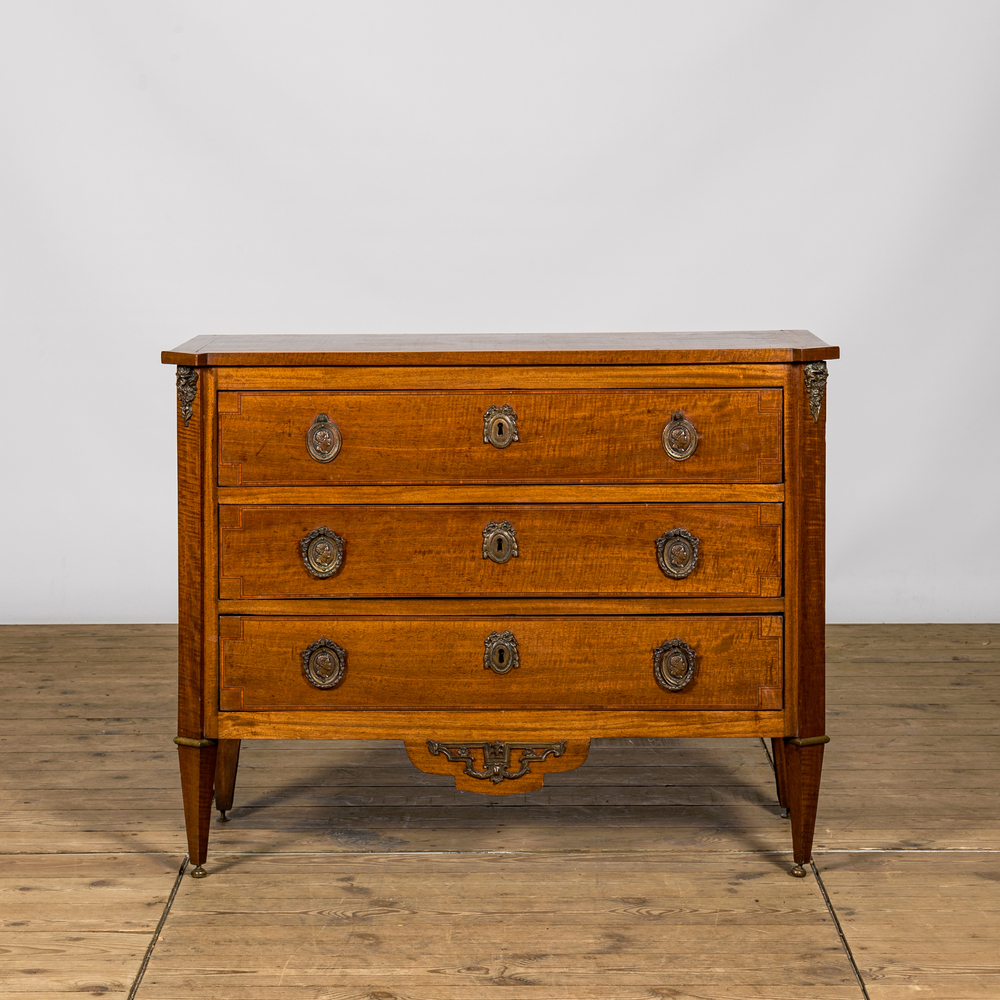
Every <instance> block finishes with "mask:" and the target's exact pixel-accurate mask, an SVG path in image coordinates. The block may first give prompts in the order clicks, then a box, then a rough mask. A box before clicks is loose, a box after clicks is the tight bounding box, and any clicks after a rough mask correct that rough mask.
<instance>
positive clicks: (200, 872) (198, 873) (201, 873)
mask: <svg viewBox="0 0 1000 1000" xmlns="http://www.w3.org/2000/svg"><path fill="white" fill-rule="evenodd" d="M207 874H208V872H207V871H205V869H204V868H202V867H201V865H198V867H197V868H195V870H194V871H193V872H191V878H204V877H205V876H206V875H207Z"/></svg>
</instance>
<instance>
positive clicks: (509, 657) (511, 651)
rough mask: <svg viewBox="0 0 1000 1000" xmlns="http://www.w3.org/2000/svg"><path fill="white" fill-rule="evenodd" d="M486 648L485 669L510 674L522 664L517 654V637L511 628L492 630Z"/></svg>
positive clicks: (484, 656)
mask: <svg viewBox="0 0 1000 1000" xmlns="http://www.w3.org/2000/svg"><path fill="white" fill-rule="evenodd" d="M485 645H486V648H485V650H484V651H483V669H484V670H492V671H493V673H495V674H509V673H510V672H511V671H512V670H514V669H515V668H516V667H519V666H520V665H521V661H520V658H519V657H518V655H517V639H515V638H514V633H513V632H511V631H510V630H509V629H506V630H505V631H503V632H490V634H489V635H488V636H487V637H486V644H485Z"/></svg>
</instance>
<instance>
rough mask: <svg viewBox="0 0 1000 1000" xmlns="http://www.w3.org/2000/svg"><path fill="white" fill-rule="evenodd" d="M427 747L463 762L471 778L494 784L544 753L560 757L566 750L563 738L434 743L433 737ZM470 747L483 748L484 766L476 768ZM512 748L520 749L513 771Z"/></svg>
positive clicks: (527, 770) (516, 775)
mask: <svg viewBox="0 0 1000 1000" xmlns="http://www.w3.org/2000/svg"><path fill="white" fill-rule="evenodd" d="M427 749H428V750H429V751H430V752H431V753H432V754H434V755H435V756H436V755H437V754H441V753H443V754H444V755H445V757H447V759H448V760H451V761H455V762H456V763H464V764H465V773H466V774H468V775H470V776H471V777H473V778H481V779H483V780H484V781H485V780H489V781H492V782H493V784H494V785H499V784H500V782H501V781H513V780H514V779H515V778H520V777H522V776H523V775H525V774H528V773H530V768H529V767H528V765H529V764H531V763H533V762H537V761H541V760H545V758H546V757H561V756H562V755H563V754H564V753H565V752H566V742H565V740H561V741H560V742H559V743H504V742H502V741H500V740H497V741H482V742H475V743H436V742H435V741H434V740H428V741H427ZM473 750H481V751H482V752H483V770H482V771H479V770H477V769H476V761H475V758H474V757H473V756H472V751H473ZM512 750H520V751H521V756H520V757H519V758H518V761H517V762H518V768H517V770H516V771H512V770H511V769H510V756H511V751H512Z"/></svg>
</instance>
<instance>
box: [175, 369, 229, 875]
mask: <svg viewBox="0 0 1000 1000" xmlns="http://www.w3.org/2000/svg"><path fill="white" fill-rule="evenodd" d="M211 383H212V373H211V371H210V370H208V369H205V368H195V367H189V366H185V365H179V366H178V368H177V486H178V500H177V512H178V655H177V688H178V705H177V737H176V739H175V740H174V742H175V743H176V744H177V752H178V758H179V763H180V777H181V793H182V796H183V801H184V824H185V827H186V831H187V842H188V854H189V856H190V861H191V864H192V865H193V866H194V868H193V870H192V872H191V874H192V875H193V876H194V877H196V878H200V877H202V876H203V875H204V874H205V870H204V868H203V867H202V866H203V865H204V863H205V859H206V857H207V852H208V834H209V824H210V820H211V810H212V795H213V789H214V784H215V770H216V759H217V757H218V748H217V745H216V740H215V739H214V738H212V737H213V735H214V733H213V732H212V731H211V728H210V727H211V726H213V725H214V724H215V720H214V716H212V717H211V718H210V717H209V716H210V713H209V710H208V708H207V703H208V701H209V700H210V699H208V698H206V688H207V686H208V680H207V679H208V677H209V676H210V672H211V670H212V669H213V667H212V664H210V663H209V662H207V661H208V656H207V655H206V644H207V641H208V640H209V639H212V640H214V636H208V634H207V633H208V632H210V631H212V629H211V628H206V622H207V621H209V620H210V619H209V618H208V617H206V616H207V615H208V613H209V611H210V610H212V609H209V608H207V607H206V604H205V601H206V591H207V589H208V588H206V586H205V581H206V579H207V574H208V573H209V572H210V570H209V566H210V561H211V559H212V555H213V551H214V549H213V546H214V536H213V535H212V533H211V531H210V529H209V528H208V527H207V525H209V524H211V516H210V514H211V503H212V502H213V500H214V497H213V496H212V495H211V494H210V490H211V485H210V484H211V479H210V478H207V477H206V476H205V464H206V462H208V461H210V460H211V455H210V452H211V433H210V427H211V422H212V417H213V414H212V403H211V401H212V398H213V393H212V391H211Z"/></svg>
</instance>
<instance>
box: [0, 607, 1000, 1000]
mask: <svg viewBox="0 0 1000 1000" xmlns="http://www.w3.org/2000/svg"><path fill="white" fill-rule="evenodd" d="M175 631H176V630H175V628H174V627H173V626H155V625H154V626H141V625H132V626H4V627H0V670H2V671H3V677H4V681H5V685H6V690H7V692H8V697H7V698H6V699H4V701H3V704H2V705H0V807H2V808H0V852H3V853H0V995H2V996H3V997H5V998H6V997H11V998H24V1000H27V998H29V997H30V998H32V1000H47V998H50V997H56V996H65V995H66V994H67V993H80V992H83V993H90V994H92V995H95V996H96V995H99V996H105V997H120V998H122V1000H125V997H126V996H127V994H128V992H129V990H130V988H131V987H132V985H133V982H134V979H135V976H136V974H137V973H138V970H139V969H140V967H141V965H142V962H143V959H144V957H145V955H146V950H147V948H149V947H150V945H151V944H153V941H154V935H155V934H156V928H157V926H158V923H159V922H160V920H161V918H163V917H164V914H165V913H166V917H165V920H164V921H163V927H162V934H161V935H160V937H159V938H158V939H157V940H156V942H155V947H153V948H152V951H151V956H150V960H149V965H148V968H147V970H146V972H145V974H144V976H143V978H142V981H141V984H140V986H139V988H138V994H137V997H136V1000H162V998H166V997H170V998H172V1000H173V998H177V1000H189V998H190V1000H194V998H209V997H211V998H213V1000H214V998H216V997H219V996H225V997H226V998H232V1000H281V998H285V997H288V998H291V997H293V996H294V997H296V998H297V997H306V998H313V1000H320V998H322V1000H432V998H433V1000H468V998H472V997H474V998H476V1000H493V998H499V997H501V996H502V997H504V998H505V1000H519V998H521V997H524V998H527V997H531V998H533V1000H570V998H572V1000H597V998H601V1000H605V998H608V1000H611V998H614V1000H632V998H636V1000H638V998H666V997H670V998H679V1000H686V998H690V1000H737V998H743V1000H861V998H862V996H863V994H862V991H861V987H860V985H859V984H858V982H857V979H856V977H855V973H854V968H853V967H852V965H851V960H850V957H849V956H848V953H847V952H846V951H845V950H844V947H843V945H842V943H841V940H840V938H839V936H838V935H837V932H836V928H835V926H834V923H833V920H832V918H831V916H830V913H829V911H828V910H827V907H826V904H825V903H824V901H823V898H822V894H821V892H820V885H819V884H818V883H817V882H816V881H815V880H814V879H812V878H808V879H805V880H802V881H799V880H795V879H790V878H788V875H787V867H788V851H789V846H790V845H789V842H788V840H789V834H788V824H787V822H786V821H784V820H782V819H781V818H780V816H779V815H778V810H777V808H776V802H775V798H774V787H773V776H772V773H771V769H770V765H769V761H768V758H767V755H766V753H765V749H764V746H763V744H762V742H761V741H759V740H725V741H723V740H719V741H714V740H651V739H635V740H628V739H620V740H598V741H595V742H594V744H593V746H592V749H591V753H590V756H589V758H588V760H587V762H586V764H585V765H584V766H583V767H581V768H579V769H577V770H575V771H569V772H564V773H561V774H556V775H552V776H550V777H548V778H547V779H546V784H545V787H544V788H543V789H542V790H541V791H540V792H536V793H532V794H530V795H515V796H509V797H494V798H491V797H488V796H472V795H469V794H466V793H461V792H457V791H456V790H455V789H454V787H453V786H451V781H450V779H449V778H447V777H443V776H439V775H426V774H423V772H419V771H416V770H414V768H413V767H412V766H411V765H410V764H409V761H408V760H407V758H406V755H405V752H404V751H403V749H402V747H401V745H400V744H398V743H393V742H388V741H387V742H382V743H367V742H361V741H343V742H338V743H322V742H309V743H299V742H295V741H268V742H261V743H252V744H245V747H244V751H243V757H242V760H241V768H240V774H239V779H238V782H237V793H236V806H235V808H234V810H233V812H232V814H231V815H232V822H230V823H226V824H219V823H217V822H216V823H213V831H212V852H211V854H210V870H211V877H210V878H208V879H205V880H201V881H198V880H192V879H188V878H185V879H182V880H181V881H180V883H179V890H178V893H177V896H176V898H175V899H174V901H173V904H172V905H171V906H170V909H169V912H166V911H167V901H168V899H169V897H170V894H171V891H172V890H173V888H174V886H175V883H176V882H177V880H176V875H177V870H178V866H179V865H180V863H181V859H182V856H183V851H184V849H185V847H184V835H183V818H182V812H181V800H180V793H179V788H178V781H177V764H176V757H175V751H174V749H173V746H172V744H171V738H172V736H173V726H174V712H175V703H174V691H173V688H174V684H175V657H176V641H175ZM828 639H829V642H828V669H829V684H828V697H829V707H830V717H829V727H828V732H829V733H830V735H831V737H832V739H833V741H832V742H831V744H830V745H829V747H828V748H827V754H826V759H825V768H824V777H823V788H822V793H821V797H820V814H819V820H818V824H817V833H816V859H817V865H818V869H819V871H820V873H821V876H822V879H823V885H824V886H825V888H826V890H827V893H828V895H829V899H830V901H831V903H832V905H833V907H834V911H835V913H836V914H837V917H838V919H839V921H840V925H841V928H842V930H843V933H844V935H845V938H846V941H847V943H848V945H849V946H850V948H851V952H852V954H853V958H854V961H855V962H856V964H857V967H858V969H859V971H860V973H861V976H862V977H863V979H864V982H865V988H866V989H867V991H868V995H869V997H870V1000H897V998H901V997H904V996H905V997H911V996H915V995H917V996H927V997H929V998H931V1000H985V998H990V1000H996V998H997V997H1000V979H998V974H1000V973H998V968H997V966H998V961H997V958H996V956H997V955H998V954H1000V915H998V909H1000V906H998V900H1000V887H998V884H997V883H998V881H1000V873H998V868H997V866H998V864H1000V860H998V859H1000V853H990V852H997V851H1000V838H998V830H1000V801H998V796H997V795H996V793H995V789H996V787H997V778H998V771H1000V738H998V737H1000V711H998V701H1000V626H997V625H864V626H831V627H830V628H829V630H828ZM67 664H69V665H70V666H69V667H67Z"/></svg>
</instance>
